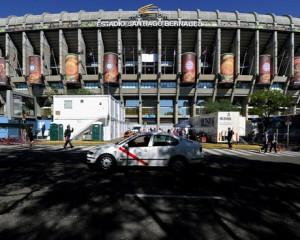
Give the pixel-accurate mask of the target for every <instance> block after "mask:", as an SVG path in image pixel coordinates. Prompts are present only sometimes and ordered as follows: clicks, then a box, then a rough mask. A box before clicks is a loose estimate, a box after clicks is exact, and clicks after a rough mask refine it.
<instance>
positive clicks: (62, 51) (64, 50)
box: [59, 29, 69, 75]
mask: <svg viewBox="0 0 300 240" xmlns="http://www.w3.org/2000/svg"><path fill="white" fill-rule="evenodd" d="M68 52H69V50H68V45H67V42H66V39H65V36H64V33H63V30H62V29H60V30H59V73H60V74H62V75H65V74H66V66H65V59H66V55H67V54H68Z"/></svg>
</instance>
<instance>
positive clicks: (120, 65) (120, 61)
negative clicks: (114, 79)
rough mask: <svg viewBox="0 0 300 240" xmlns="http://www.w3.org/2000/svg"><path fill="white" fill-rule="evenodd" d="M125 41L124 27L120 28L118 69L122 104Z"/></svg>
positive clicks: (122, 101)
mask: <svg viewBox="0 0 300 240" xmlns="http://www.w3.org/2000/svg"><path fill="white" fill-rule="evenodd" d="M122 53H123V42H122V29H121V28H118V71H119V91H120V101H121V104H122V106H124V97H123V90H122V73H123V54H122Z"/></svg>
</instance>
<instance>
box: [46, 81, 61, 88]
mask: <svg viewBox="0 0 300 240" xmlns="http://www.w3.org/2000/svg"><path fill="white" fill-rule="evenodd" d="M49 86H50V87H51V88H52V89H63V88H64V85H63V83H62V82H52V83H49Z"/></svg>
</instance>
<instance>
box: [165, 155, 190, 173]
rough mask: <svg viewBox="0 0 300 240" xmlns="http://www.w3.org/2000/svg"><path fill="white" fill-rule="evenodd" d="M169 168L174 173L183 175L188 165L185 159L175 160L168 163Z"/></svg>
mask: <svg viewBox="0 0 300 240" xmlns="http://www.w3.org/2000/svg"><path fill="white" fill-rule="evenodd" d="M169 167H170V169H171V170H172V171H173V172H175V173H183V172H185V171H186V170H187V168H188V164H187V162H186V160H185V159H180V158H175V159H172V160H171V161H170V164H169Z"/></svg>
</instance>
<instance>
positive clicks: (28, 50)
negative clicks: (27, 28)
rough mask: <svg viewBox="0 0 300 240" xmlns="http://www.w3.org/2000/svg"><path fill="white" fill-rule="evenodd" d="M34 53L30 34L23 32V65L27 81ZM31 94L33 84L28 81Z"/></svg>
mask: <svg viewBox="0 0 300 240" xmlns="http://www.w3.org/2000/svg"><path fill="white" fill-rule="evenodd" d="M32 55H33V47H32V44H31V42H30V40H29V39H28V36H27V34H26V33H25V32H23V33H22V66H23V76H24V77H25V81H26V79H27V76H28V75H29V56H32ZM27 85H28V91H29V94H31V95H32V94H33V92H32V86H31V85H30V84H29V82H28V81H27Z"/></svg>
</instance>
